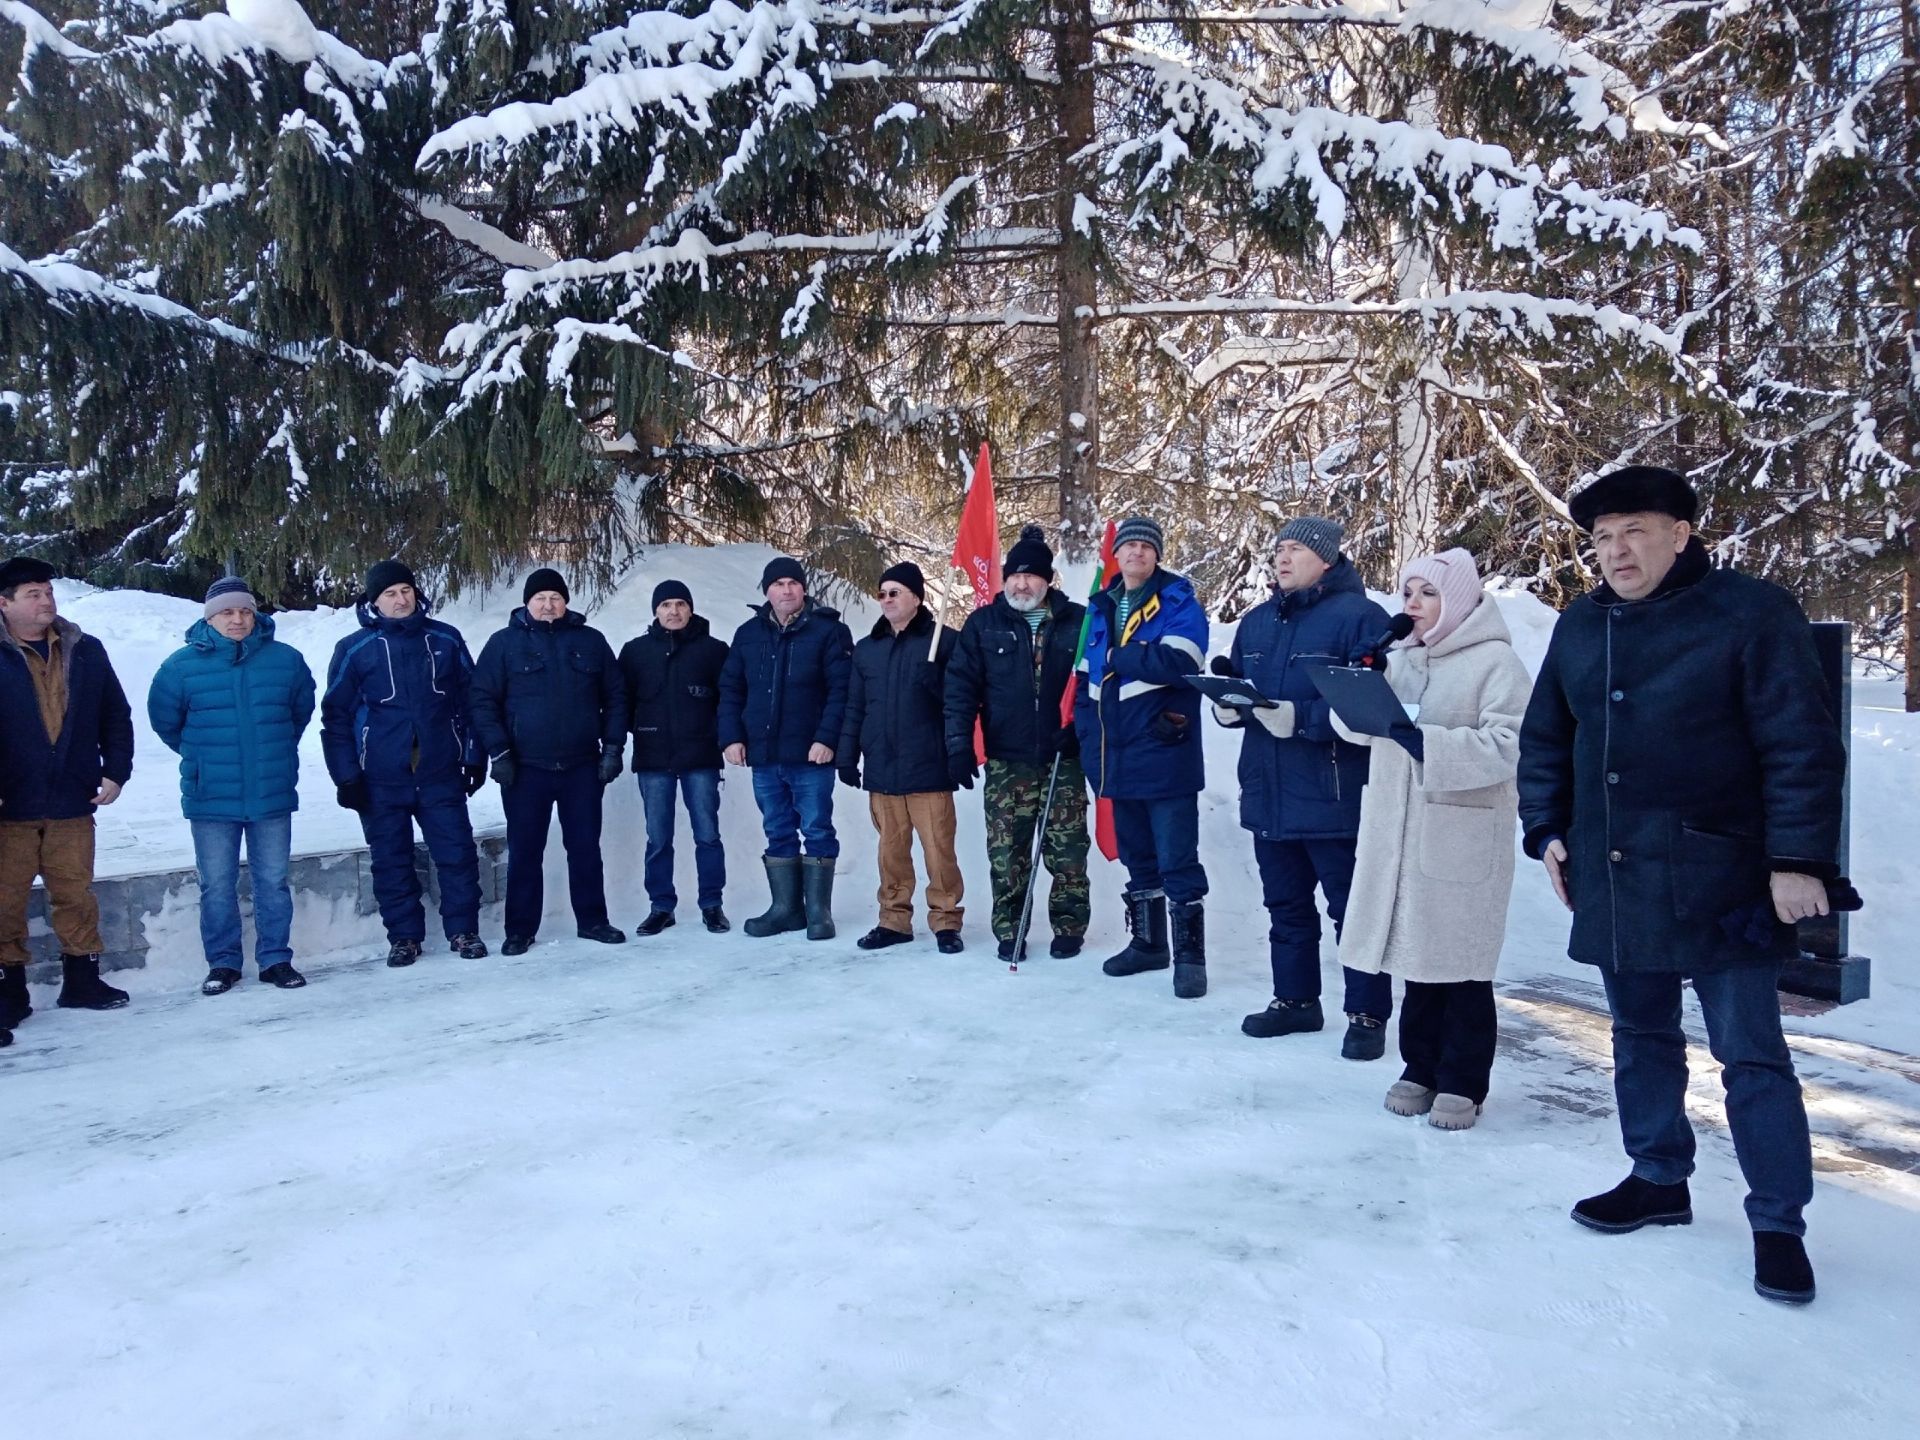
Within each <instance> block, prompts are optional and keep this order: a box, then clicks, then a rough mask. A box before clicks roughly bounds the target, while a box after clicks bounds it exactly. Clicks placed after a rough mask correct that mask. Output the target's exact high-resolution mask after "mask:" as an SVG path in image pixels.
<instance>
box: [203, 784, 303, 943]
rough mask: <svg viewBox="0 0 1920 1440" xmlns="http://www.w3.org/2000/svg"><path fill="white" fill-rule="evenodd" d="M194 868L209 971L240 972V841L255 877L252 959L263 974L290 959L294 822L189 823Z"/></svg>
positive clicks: (286, 818) (271, 819) (270, 819)
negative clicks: (289, 879) (289, 876)
mask: <svg viewBox="0 0 1920 1440" xmlns="http://www.w3.org/2000/svg"><path fill="white" fill-rule="evenodd" d="M188 823H189V825H191V827H192V829H193V863H194V865H195V866H196V867H197V868H198V869H199V871H200V948H201V949H203V950H205V951H206V952H207V968H208V969H209V970H235V971H238V970H243V969H245V968H246V955H245V953H244V952H243V950H242V949H241V941H240V841H241V838H242V837H243V836H244V837H245V839H246V842H247V870H248V872H249V873H250V874H251V875H252V877H253V959H254V964H255V965H257V966H258V967H259V968H260V969H262V970H267V969H270V968H272V967H273V966H275V965H278V964H281V963H282V962H283V961H288V960H291V959H293V938H292V937H293V890H292V888H291V887H290V886H289V885H288V884H287V861H288V858H289V856H290V855H291V854H292V852H293V816H291V815H270V816H268V817H267V818H266V819H264V820H192V821H189V822H188Z"/></svg>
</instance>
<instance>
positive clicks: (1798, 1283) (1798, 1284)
mask: <svg viewBox="0 0 1920 1440" xmlns="http://www.w3.org/2000/svg"><path fill="white" fill-rule="evenodd" d="M1753 1288H1754V1290H1755V1291H1757V1292H1758V1293H1759V1294H1761V1295H1764V1296H1766V1297H1767V1299H1769V1300H1781V1301H1784V1302H1785V1303H1787V1304H1788V1305H1804V1304H1806V1303H1807V1302H1808V1301H1809V1300H1811V1299H1813V1262H1812V1261H1811V1260H1809V1259H1807V1247H1806V1246H1805V1245H1804V1244H1803V1243H1802V1242H1801V1240H1800V1237H1799V1236H1798V1235H1789V1234H1787V1233H1786V1231H1784V1230H1756V1231H1754V1232H1753Z"/></svg>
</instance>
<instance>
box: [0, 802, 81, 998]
mask: <svg viewBox="0 0 1920 1440" xmlns="http://www.w3.org/2000/svg"><path fill="white" fill-rule="evenodd" d="M36 878H37V879H40V880H44V881H45V882H46V886H47V909H48V911H49V913H50V914H51V916H52V919H53V933H54V934H55V935H56V936H58V937H59V940H60V950H61V952H62V953H63V954H66V955H98V954H99V953H100V950H101V948H102V947H101V944H100V902H99V901H97V900H95V899H94V898H93V817H92V816H91V815H81V816H78V817H76V818H74V819H71V820H5V821H0V965H24V964H26V963H27V901H28V900H29V899H30V898H31V897H32V895H33V882H34V880H35V879H36Z"/></svg>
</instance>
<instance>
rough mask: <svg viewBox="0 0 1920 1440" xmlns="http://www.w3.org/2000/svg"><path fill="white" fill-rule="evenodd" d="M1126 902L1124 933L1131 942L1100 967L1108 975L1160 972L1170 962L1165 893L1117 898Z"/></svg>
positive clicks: (1142, 892)
mask: <svg viewBox="0 0 1920 1440" xmlns="http://www.w3.org/2000/svg"><path fill="white" fill-rule="evenodd" d="M1121 898H1122V899H1123V900H1125V901H1126V902H1127V930H1128V932H1129V933H1130V934H1131V935H1132V936H1133V939H1131V940H1129V941H1128V942H1127V948H1126V949H1124V950H1122V951H1121V952H1120V953H1119V954H1118V955H1115V956H1114V957H1113V958H1112V959H1111V960H1108V961H1107V962H1106V963H1105V964H1104V965H1102V966H1101V967H1100V969H1101V971H1102V972H1103V973H1104V974H1108V975H1138V974H1141V973H1142V972H1143V971H1147V970H1164V969H1166V968H1167V967H1168V966H1169V965H1171V964H1172V963H1173V953H1172V951H1170V950H1169V949H1168V947H1167V892H1166V891H1164V890H1129V891H1128V892H1127V893H1126V894H1125V895H1124V896H1122V897H1121Z"/></svg>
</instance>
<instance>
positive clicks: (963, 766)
mask: <svg viewBox="0 0 1920 1440" xmlns="http://www.w3.org/2000/svg"><path fill="white" fill-rule="evenodd" d="M979 773H980V762H979V761H977V760H975V759H974V758H973V752H972V751H971V750H956V751H954V752H953V753H952V754H951V755H949V756H947V779H949V780H951V781H952V782H953V783H954V784H955V785H958V786H959V787H960V788H961V789H962V790H971V789H973V777H974V776H976V775H978V774H979Z"/></svg>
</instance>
